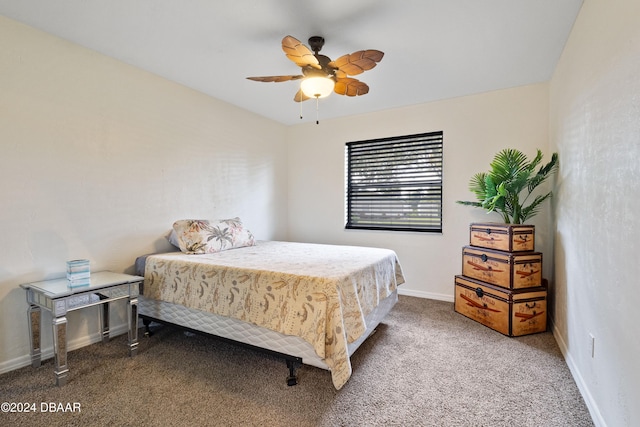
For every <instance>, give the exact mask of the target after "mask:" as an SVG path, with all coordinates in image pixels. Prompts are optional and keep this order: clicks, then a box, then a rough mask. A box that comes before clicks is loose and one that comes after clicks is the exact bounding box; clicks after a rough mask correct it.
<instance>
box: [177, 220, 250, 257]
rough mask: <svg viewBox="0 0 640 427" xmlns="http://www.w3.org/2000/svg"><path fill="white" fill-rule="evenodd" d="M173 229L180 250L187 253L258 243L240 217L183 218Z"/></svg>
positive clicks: (213, 250) (204, 252)
mask: <svg viewBox="0 0 640 427" xmlns="http://www.w3.org/2000/svg"><path fill="white" fill-rule="evenodd" d="M173 230H174V231H175V235H176V237H177V240H178V246H179V247H180V250H181V251H182V252H184V253H186V254H210V253H215V252H220V251H224V250H227V249H233V248H241V247H244V246H254V245H255V244H256V242H255V239H254V237H253V234H251V232H250V231H249V230H247V229H246V228H244V227H243V225H242V221H240V218H231V219H217V220H206V219H205V220H202V219H181V220H178V221H176V222H174V223H173Z"/></svg>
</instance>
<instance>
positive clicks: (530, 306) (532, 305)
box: [524, 301, 536, 308]
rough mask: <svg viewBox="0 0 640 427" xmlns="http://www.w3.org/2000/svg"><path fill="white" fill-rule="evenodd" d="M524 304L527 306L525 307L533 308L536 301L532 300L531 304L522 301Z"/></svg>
mask: <svg viewBox="0 0 640 427" xmlns="http://www.w3.org/2000/svg"><path fill="white" fill-rule="evenodd" d="M524 306H525V307H527V308H535V306H536V302H535V301H534V302H533V304H531V305H529V303H527V302H526V303H524Z"/></svg>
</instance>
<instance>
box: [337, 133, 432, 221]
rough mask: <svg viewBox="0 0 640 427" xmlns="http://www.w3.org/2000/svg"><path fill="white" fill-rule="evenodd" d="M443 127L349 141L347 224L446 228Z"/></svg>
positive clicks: (347, 146) (347, 147)
mask: <svg viewBox="0 0 640 427" xmlns="http://www.w3.org/2000/svg"><path fill="white" fill-rule="evenodd" d="M442 144H443V134H442V132H431V133H424V134H416V135H407V136H400V137H393V138H382V139H375V140H368V141H357V142H349V143H347V144H346V149H347V194H346V195H347V224H346V228H362V229H376V230H399V231H431V232H441V231H442V149H443V147H442Z"/></svg>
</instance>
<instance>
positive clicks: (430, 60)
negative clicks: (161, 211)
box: [0, 0, 583, 125]
mask: <svg viewBox="0 0 640 427" xmlns="http://www.w3.org/2000/svg"><path fill="white" fill-rule="evenodd" d="M582 2H583V0H349V1H345V0H322V1H314V2H312V1H306V0H108V1H107V0H55V1H52V0H0V13H1V14H3V15H4V16H6V17H8V18H11V19H14V20H16V21H20V22H23V23H25V24H28V25H30V26H33V27H35V28H38V29H41V30H43V31H46V32H48V33H50V34H54V35H56V36H59V37H61V38H64V39H67V40H70V41H72V42H75V43H77V44H79V45H82V46H85V47H88V48H90V49H93V50H95V51H98V52H101V53H103V54H105V55H108V56H111V57H113V58H116V59H119V60H121V61H123V62H126V63H129V64H132V65H134V66H136V67H139V68H141V69H144V70H147V71H150V72H152V73H155V74H158V75H160V76H163V77H165V78H167V79H169V80H173V81H175V82H178V83H181V84H183V85H185V86H188V87H190V88H193V89H195V90H198V91H200V92H204V93H206V94H209V95H211V96H213V97H215V98H218V99H221V100H224V101H227V102H229V103H231V104H234V105H237V106H239V107H241V108H244V109H246V110H249V111H252V112H254V113H256V114H259V115H262V116H265V117H268V118H270V119H273V120H276V121H278V122H281V123H283V124H286V125H291V124H296V123H301V122H303V121H304V122H307V121H315V118H316V105H315V101H314V100H310V101H306V102H304V103H302V113H303V116H304V119H303V120H300V104H299V103H296V102H294V101H293V97H294V94H295V93H296V91H297V90H298V85H299V81H297V82H296V81H289V82H283V83H263V82H255V81H250V80H247V79H246V78H245V77H248V76H265V75H281V74H299V71H300V69H299V68H298V67H297V66H296V65H295V64H294V63H293V62H291V61H289V60H288V59H287V58H286V57H285V55H284V53H283V51H282V49H281V45H280V43H281V40H282V38H283V37H284V36H285V35H292V36H293V37H295V38H297V39H299V40H301V41H302V42H304V43H305V44H307V40H308V38H309V37H310V36H313V35H320V36H323V37H324V38H325V46H324V48H323V49H322V53H323V54H325V55H327V56H329V57H330V58H332V59H336V58H338V57H339V56H341V55H343V54H346V53H351V52H355V51H357V50H362V49H378V50H381V51H383V52H385V56H384V58H383V59H382V61H381V62H380V63H379V64H378V66H377V67H376V68H374V69H372V70H370V71H367V72H365V73H364V74H361V75H359V76H356V77H357V78H358V79H359V80H362V81H364V82H365V83H367V84H368V85H369V87H370V92H369V93H368V94H367V95H364V96H359V97H353V98H351V97H346V96H340V95H336V94H333V95H331V96H330V97H329V98H325V99H321V100H320V105H319V109H320V119H321V120H322V119H326V118H334V117H341V116H348V115H354V114H362V113H368V112H372V111H379V110H385V109H389V108H398V107H403V106H407V105H412V104H420V103H424V102H429V101H433V100H438V99H445V98H452V97H457V96H464V95H469V94H474V93H481V92H486V91H491V90H496V89H503V88H508V87H514V86H520V85H526V84H532V83H540V82H545V81H547V80H549V79H550V77H551V75H552V73H553V70H554V68H555V66H556V63H557V60H558V58H559V57H560V54H561V52H562V49H563V47H564V44H565V42H566V40H567V37H568V35H569V32H570V31H571V27H572V25H573V23H574V21H575V19H576V16H577V14H578V12H579V10H580V7H581V5H582Z"/></svg>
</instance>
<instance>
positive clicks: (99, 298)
mask: <svg viewBox="0 0 640 427" xmlns="http://www.w3.org/2000/svg"><path fill="white" fill-rule="evenodd" d="M143 280H144V278H143V277H140V276H132V275H129V274H121V273H112V272H109V271H102V272H97V273H91V281H90V283H89V285H85V286H79V287H69V281H68V280H67V278H66V277H64V278H60V279H53V280H45V281H42V282H34V283H24V284H22V285H20V287H22V288H23V289H25V290H26V291H27V302H28V303H29V310H28V322H29V335H30V341H31V364H32V366H33V367H34V368H35V367H38V366H40V358H41V354H40V351H41V350H40V348H41V343H40V340H41V338H40V323H41V318H42V313H41V310H42V309H44V310H47V311H49V312H51V316H52V327H53V352H54V356H55V375H56V384H57V385H59V386H61V385H64V384H65V383H66V382H67V376H68V374H69V367H68V365H67V317H66V315H67V313H68V312H70V311H74V310H80V309H82V308H86V307H91V306H94V305H102V331H101V332H102V341H103V342H106V341H108V340H109V303H110V302H112V301H117V300H127V305H128V310H127V320H128V324H129V341H128V344H129V356H135V354H136V352H137V350H138V295H139V293H140V285H141V283H142V281H143Z"/></svg>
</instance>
